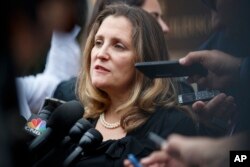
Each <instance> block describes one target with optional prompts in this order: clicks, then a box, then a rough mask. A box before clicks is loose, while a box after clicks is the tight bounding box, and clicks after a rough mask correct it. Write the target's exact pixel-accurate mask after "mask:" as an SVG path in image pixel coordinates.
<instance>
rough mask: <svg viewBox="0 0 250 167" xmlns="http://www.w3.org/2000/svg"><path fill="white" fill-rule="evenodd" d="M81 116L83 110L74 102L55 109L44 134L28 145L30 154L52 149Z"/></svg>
mask: <svg viewBox="0 0 250 167" xmlns="http://www.w3.org/2000/svg"><path fill="white" fill-rule="evenodd" d="M82 116H83V108H82V106H81V104H80V103H79V102H78V101H76V100H73V101H69V102H66V103H64V104H62V105H60V106H59V107H57V108H56V109H55V111H54V112H53V113H52V114H51V116H50V119H49V120H48V124H47V128H46V130H45V132H44V133H42V134H41V135H40V136H38V137H37V138H35V139H34V140H33V141H32V142H31V144H30V145H29V150H30V151H31V153H34V154H36V153H37V154H38V155H39V154H40V155H41V153H45V152H47V151H48V150H50V149H51V148H53V147H54V145H55V144H56V143H58V142H60V141H61V140H62V139H63V137H64V136H65V135H66V134H67V133H68V132H69V129H70V128H71V127H72V126H73V124H74V123H75V122H76V121H77V120H78V119H79V118H81V117H82ZM38 157H39V156H38Z"/></svg>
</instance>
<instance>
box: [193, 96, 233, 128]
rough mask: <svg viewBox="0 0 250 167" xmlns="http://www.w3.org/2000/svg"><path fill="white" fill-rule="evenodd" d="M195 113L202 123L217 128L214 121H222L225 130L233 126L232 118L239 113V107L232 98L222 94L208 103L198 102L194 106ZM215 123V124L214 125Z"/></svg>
mask: <svg viewBox="0 0 250 167" xmlns="http://www.w3.org/2000/svg"><path fill="white" fill-rule="evenodd" d="M192 109H193V111H194V112H195V113H196V114H197V115H198V118H199V120H200V122H201V123H204V124H205V125H208V126H212V127H216V126H217V125H215V124H216V122H213V121H214V120H220V123H221V124H222V123H223V125H221V124H220V125H219V126H223V127H216V128H223V129H227V128H229V127H230V125H231V124H232V118H233V117H234V116H235V114H236V112H237V107H236V104H235V102H234V98H233V97H232V96H227V95H226V94H224V93H220V94H219V95H217V96H215V97H214V98H213V99H211V100H210V101H208V102H203V101H197V102H195V103H194V104H193V105H192ZM213 123H214V124H213Z"/></svg>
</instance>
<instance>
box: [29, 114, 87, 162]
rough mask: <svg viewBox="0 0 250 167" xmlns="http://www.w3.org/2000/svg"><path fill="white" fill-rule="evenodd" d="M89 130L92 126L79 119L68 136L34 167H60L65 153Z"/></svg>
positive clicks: (83, 119)
mask: <svg viewBox="0 0 250 167" xmlns="http://www.w3.org/2000/svg"><path fill="white" fill-rule="evenodd" d="M90 128H92V124H91V123H90V122H89V121H88V120H86V119H85V118H81V119H79V120H78V121H77V122H76V123H75V124H74V126H73V127H72V128H71V129H70V131H69V135H68V136H66V137H65V138H64V139H63V140H62V141H61V143H60V144H59V145H57V146H56V147H55V148H53V149H52V150H51V151H50V152H49V153H48V154H46V155H45V157H43V158H42V159H41V160H39V161H38V162H37V163H36V164H35V165H34V167H39V166H41V167H43V166H60V165H59V164H60V162H62V160H63V159H65V156H66V153H67V152H68V150H70V148H72V145H73V144H74V143H75V144H76V143H78V142H79V140H80V138H81V136H82V135H83V134H84V133H85V132H86V131H87V130H89V129H90Z"/></svg>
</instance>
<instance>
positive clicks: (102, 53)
mask: <svg viewBox="0 0 250 167" xmlns="http://www.w3.org/2000/svg"><path fill="white" fill-rule="evenodd" d="M109 57H110V56H109V53H108V48H107V47H105V46H102V47H101V48H100V49H99V50H98V53H97V58H98V59H102V60H107V59H109Z"/></svg>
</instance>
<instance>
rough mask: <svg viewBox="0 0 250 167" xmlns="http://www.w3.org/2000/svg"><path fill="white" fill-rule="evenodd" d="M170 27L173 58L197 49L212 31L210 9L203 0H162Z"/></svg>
mask: <svg viewBox="0 0 250 167" xmlns="http://www.w3.org/2000/svg"><path fill="white" fill-rule="evenodd" d="M160 2H161V3H162V6H163V7H164V8H165V9H163V10H164V11H165V13H164V20H165V21H166V22H167V24H168V25H169V27H170V32H169V33H168V35H167V43H168V48H169V53H170V58H171V59H178V58H180V57H183V56H185V55H186V54H187V53H188V52H190V51H193V50H196V49H197V48H198V47H199V45H200V44H201V43H202V42H203V41H205V40H206V39H207V38H208V36H209V34H210V33H211V20H210V10H209V9H208V8H207V7H206V6H205V5H204V4H203V3H202V1H201V0H160Z"/></svg>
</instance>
